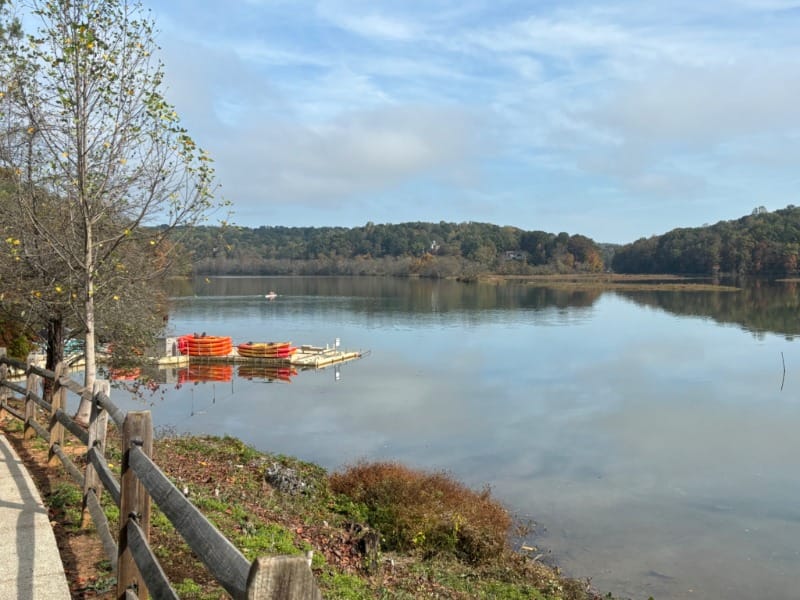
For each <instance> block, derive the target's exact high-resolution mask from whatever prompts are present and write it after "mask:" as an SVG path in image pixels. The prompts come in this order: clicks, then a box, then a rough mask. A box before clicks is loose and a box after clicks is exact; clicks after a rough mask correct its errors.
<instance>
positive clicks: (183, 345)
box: [178, 335, 233, 356]
mask: <svg viewBox="0 0 800 600" xmlns="http://www.w3.org/2000/svg"><path fill="white" fill-rule="evenodd" d="M178 351H179V352H180V353H181V354H188V355H189V356H225V355H227V354H230V353H231V352H232V351H233V340H232V339H231V338H230V337H227V336H216V335H203V336H198V335H182V336H181V337H179V338H178Z"/></svg>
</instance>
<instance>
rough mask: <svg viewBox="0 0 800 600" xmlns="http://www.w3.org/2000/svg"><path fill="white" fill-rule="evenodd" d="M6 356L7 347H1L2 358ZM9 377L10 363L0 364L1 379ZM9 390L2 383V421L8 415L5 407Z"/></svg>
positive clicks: (0, 402) (0, 414)
mask: <svg viewBox="0 0 800 600" xmlns="http://www.w3.org/2000/svg"><path fill="white" fill-rule="evenodd" d="M5 357H6V349H5V348H2V347H0V358H5ZM6 377H8V365H7V364H5V363H2V364H0V381H2V380H4V379H5V378H6ZM8 396H9V391H8V388H6V387H5V386H2V385H0V421H2V420H3V419H5V417H6V415H7V414H8V413H7V412H6V410H5V408H3V407H4V406H5V402H6V400H8Z"/></svg>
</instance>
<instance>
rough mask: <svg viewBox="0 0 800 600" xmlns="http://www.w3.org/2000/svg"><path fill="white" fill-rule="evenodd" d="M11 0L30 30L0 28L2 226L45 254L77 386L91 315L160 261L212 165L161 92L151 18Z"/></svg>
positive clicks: (29, 252)
mask: <svg viewBox="0 0 800 600" xmlns="http://www.w3.org/2000/svg"><path fill="white" fill-rule="evenodd" d="M20 5H21V7H22V8H23V10H26V11H27V13H26V14H28V15H30V16H31V17H32V18H35V19H38V29H37V32H36V33H35V34H31V35H28V36H26V37H25V38H22V39H20V38H16V37H12V38H10V39H8V40H6V44H5V48H4V52H3V58H2V59H0V60H4V61H5V65H4V71H5V74H6V77H5V79H6V81H7V85H6V90H5V91H4V97H3V98H2V99H0V100H2V102H3V109H2V110H1V111H0V114H2V115H3V120H4V125H5V129H4V136H3V137H2V139H3V147H2V150H0V160H2V165H0V166H5V167H7V168H8V169H9V172H10V173H11V174H12V176H13V177H14V178H15V185H16V189H17V190H18V192H17V193H16V195H15V201H16V205H17V209H18V211H19V217H20V222H19V231H20V235H16V236H10V237H12V238H13V239H16V240H20V247H19V248H18V251H19V252H21V253H23V255H25V256H29V257H30V258H31V260H32V261H33V260H36V259H37V257H41V258H42V259H46V260H42V263H43V264H47V265H48V276H49V277H51V278H52V286H53V290H55V289H60V290H61V292H59V294H60V293H64V294H67V300H68V302H67V305H66V306H67V307H68V308H69V311H70V317H71V318H74V319H75V322H76V323H77V324H78V326H79V328H80V330H81V331H82V332H83V336H84V340H85V357H86V379H85V384H86V386H87V387H91V385H92V383H93V380H94V378H95V373H96V369H97V363H96V340H97V323H98V322H99V318H98V317H99V316H100V315H101V312H102V311H104V310H105V311H109V312H113V311H114V310H116V308H115V307H116V306H118V305H119V304H118V303H120V302H121V301H122V300H123V297H124V296H128V297H130V296H131V291H132V289H134V290H135V286H136V285H140V286H148V285H149V284H148V282H151V281H153V280H154V279H155V278H157V277H159V276H160V274H161V273H163V271H164V269H165V268H166V267H167V266H168V264H169V253H170V251H172V249H173V248H174V246H172V245H170V244H168V243H167V242H166V241H165V240H166V238H167V236H170V235H171V234H173V233H175V232H176V231H178V230H180V228H181V227H182V226H185V225H193V224H195V223H197V222H198V221H200V220H202V219H203V218H204V217H205V216H206V215H207V214H208V213H209V211H210V210H211V209H212V208H213V206H214V200H213V189H212V183H213V175H214V173H213V168H212V167H211V161H210V159H209V157H208V155H207V154H206V153H205V152H204V151H202V150H201V149H200V148H198V146H197V145H196V144H195V142H194V141H193V140H192V138H191V137H190V136H189V135H188V133H187V132H186V130H185V129H184V128H183V127H182V126H181V124H180V121H179V118H178V115H177V113H176V112H175V110H174V108H173V107H172V106H171V105H170V104H169V103H167V101H166V100H165V98H164V96H163V94H162V91H161V89H162V81H163V65H162V63H161V62H160V61H159V60H157V59H156V58H155V53H156V52H157V50H158V47H157V46H156V44H155V41H154V31H155V29H154V22H153V20H152V19H151V17H150V16H149V13H148V12H146V11H145V10H144V9H143V8H142V6H141V5H140V4H139V3H138V2H128V1H127V0H78V1H74V0H49V1H45V0H28V1H26V2H25V1H24V2H21V3H20ZM0 8H2V7H0ZM45 212H46V213H47V217H46V218H45V216H44V215H45ZM148 248H149V249H151V250H152V252H151V254H150V256H149V259H148V254H147V249H148ZM132 286H133V287H132ZM49 291H52V290H49ZM49 291H48V292H49ZM123 292H124V293H123ZM100 320H101V319H100ZM89 408H90V407H89V404H88V402H82V403H81V407H80V408H79V410H78V415H77V418H78V419H79V420H84V419H86V418H88V411H89Z"/></svg>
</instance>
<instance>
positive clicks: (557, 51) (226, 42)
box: [144, 0, 800, 242]
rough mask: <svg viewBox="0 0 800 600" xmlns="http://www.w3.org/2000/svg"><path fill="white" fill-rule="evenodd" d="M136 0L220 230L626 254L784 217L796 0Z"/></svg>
mask: <svg viewBox="0 0 800 600" xmlns="http://www.w3.org/2000/svg"><path fill="white" fill-rule="evenodd" d="M144 2H145V5H146V6H147V7H149V8H152V10H153V14H154V17H155V19H156V22H157V25H158V28H159V30H160V33H159V36H158V41H159V43H160V45H161V46H162V50H163V54H162V59H163V60H164V62H165V65H166V71H167V96H168V98H169V100H170V101H171V102H173V103H174V104H175V105H176V106H177V109H178V112H179V113H180V114H181V116H182V119H183V122H184V124H185V125H186V127H187V128H188V129H189V131H190V133H191V134H192V135H193V136H194V137H195V139H196V140H197V141H198V142H199V143H200V144H201V145H202V146H203V147H204V148H206V149H207V150H209V151H210V153H211V155H212V156H213V157H214V159H215V161H216V162H215V165H216V168H217V174H218V177H219V182H220V184H221V186H222V187H221V193H222V195H224V196H225V197H226V198H227V199H229V200H231V201H232V202H233V205H234V211H235V212H234V221H235V222H237V223H239V224H241V225H248V226H258V225H290V226H292V225H302V226H306V225H308V226H325V225H343V226H348V227H350V226H357V225H363V224H364V223H366V222H367V221H373V222H375V223H399V222H404V221H434V222H438V221H454V222H462V221H482V222H490V223H496V224H498V225H514V226H517V227H521V228H523V229H542V230H545V231H551V232H556V233H557V232H560V231H566V232H568V233H570V234H573V233H581V234H584V235H588V236H590V237H592V238H594V239H595V240H596V241H600V242H628V241H633V240H634V239H637V238H639V237H642V236H650V235H653V234H657V233H662V232H664V231H667V230H669V229H672V228H674V227H681V226H699V225H702V224H704V223H714V222H717V221H719V220H726V219H732V218H737V217H739V216H742V215H744V214H748V213H750V212H751V211H752V209H753V208H754V207H756V206H765V207H766V208H768V209H769V210H774V209H777V208H782V207H784V206H786V205H787V204H800V201H798V198H797V197H796V196H797V190H798V187H799V186H798V180H799V179H800V168H799V167H800V108H798V107H799V106H800V104H798V99H799V98H800V2H793V1H788V0H729V1H711V2H697V1H696V0H691V1H684V0H676V1H669V2H662V1H653V2H640V1H636V2H621V1H608V2H582V1H579V0H578V1H569V2H534V1H514V0H457V1H456V0H426V1H424V2H423V1H417V0H402V1H394V2H377V1H375V0H372V1H350V0H318V1H309V0H291V1H289V0H144Z"/></svg>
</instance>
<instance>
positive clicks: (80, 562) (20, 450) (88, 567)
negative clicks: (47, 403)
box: [0, 421, 114, 598]
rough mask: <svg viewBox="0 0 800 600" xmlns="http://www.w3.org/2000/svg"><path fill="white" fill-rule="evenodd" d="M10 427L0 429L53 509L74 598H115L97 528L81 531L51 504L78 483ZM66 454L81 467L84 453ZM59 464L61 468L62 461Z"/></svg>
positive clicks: (76, 450) (43, 450)
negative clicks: (61, 488) (61, 490)
mask: <svg viewBox="0 0 800 600" xmlns="http://www.w3.org/2000/svg"><path fill="white" fill-rule="evenodd" d="M6 425H7V421H4V422H3V423H0V428H2V429H3V430H4V433H5V435H6V438H8V441H9V442H10V443H11V445H12V446H14V449H15V450H16V452H17V454H18V455H19V457H20V459H21V460H22V462H23V463H24V464H25V466H26V467H27V469H28V472H29V473H30V475H31V478H32V479H33V481H34V483H35V484H36V487H37V489H38V490H39V494H40V495H41V497H42V501H43V502H44V503H45V505H47V506H48V507H49V508H48V511H49V513H50V522H51V523H52V524H53V532H54V533H55V536H56V543H57V544H58V549H59V551H60V553H61V559H62V561H63V562H64V571H65V573H66V575H67V581H68V582H69V587H70V592H71V594H72V597H73V598H113V597H114V589H113V587H110V579H111V577H112V576H111V575H110V573H109V570H108V566H109V562H108V558H107V557H106V555H105V552H104V550H103V545H102V544H101V543H100V538H99V537H98V536H97V534H96V533H95V532H94V530H93V529H88V530H81V529H80V528H79V527H78V525H79V524H78V523H72V522H71V521H70V520H69V519H68V518H67V517H66V514H65V513H64V512H63V511H61V510H59V509H54V508H52V506H51V503H50V502H49V500H50V499H51V497H52V495H53V493H54V491H55V490H57V489H58V488H59V486H60V485H61V484H65V483H69V484H70V485H75V483H74V481H72V479H71V478H70V477H69V476H68V475H67V474H66V473H65V471H64V469H63V468H60V467H56V468H54V467H51V466H48V456H47V449H46V448H43V447H42V445H41V444H37V443H32V442H30V441H29V442H27V443H23V440H22V432H21V431H20V430H19V429H18V428H15V427H7V426H6ZM65 451H66V452H67V454H71V455H72V456H73V460H76V461H78V462H79V464H80V462H82V460H81V455H82V451H81V450H80V449H79V448H77V447H74V446H67V447H66V448H65ZM56 460H58V459H56ZM58 463H59V465H60V461H58Z"/></svg>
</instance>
